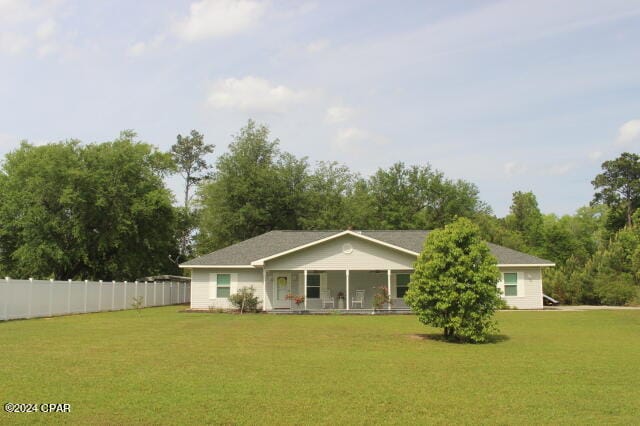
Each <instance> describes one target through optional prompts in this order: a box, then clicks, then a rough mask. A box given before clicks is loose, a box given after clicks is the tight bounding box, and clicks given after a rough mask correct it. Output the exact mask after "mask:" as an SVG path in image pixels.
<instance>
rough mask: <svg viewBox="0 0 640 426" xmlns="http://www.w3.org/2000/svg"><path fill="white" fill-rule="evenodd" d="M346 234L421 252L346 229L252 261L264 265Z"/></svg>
mask: <svg viewBox="0 0 640 426" xmlns="http://www.w3.org/2000/svg"><path fill="white" fill-rule="evenodd" d="M344 235H352V236H354V237H357V238H361V239H363V240H366V241H371V242H374V243H376V244H380V245H382V246H385V247H389V248H391V249H394V250H398V251H401V252H404V253H407V254H410V255H413V256H418V255H419V254H420V253H417V252H415V251H413V250H409V249H406V248H404V247H400V246H396V245H394V244H389V243H386V242H384V241H381V240H378V239H377V238H372V237H369V236H367V235H363V234H361V233H359V232H354V231H350V230H346V231H342V232H338V233H337V234H334V235H329V236H328V237H325V238H321V239H319V240H316V241H312V242H310V243H307V244H303V245H301V246H298V247H294V248H292V249H289V250H285V251H283V252H280V253H276V254H273V255H271V256H267V257H263V258H262V259H258V260H254V261H253V262H251V265H252V266H264V262H266V261H268V260H272V259H276V258H278V257H282V256H286V255H287V254H291V253H295V252H297V251H300V250H303V249H305V248H308V247H313V246H315V245H318V244H321V243H324V242H326V241H331V240H334V239H336V238H340V237H342V236H344Z"/></svg>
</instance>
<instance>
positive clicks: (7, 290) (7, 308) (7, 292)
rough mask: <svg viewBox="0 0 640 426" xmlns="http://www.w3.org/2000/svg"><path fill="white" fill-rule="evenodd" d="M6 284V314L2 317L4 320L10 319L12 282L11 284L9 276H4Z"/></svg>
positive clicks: (4, 308) (4, 309)
mask: <svg viewBox="0 0 640 426" xmlns="http://www.w3.org/2000/svg"><path fill="white" fill-rule="evenodd" d="M4 285H5V288H6V290H5V292H4V307H3V311H4V316H3V317H2V319H3V320H5V321H8V320H9V290H10V288H9V286H10V285H11V284H9V277H4Z"/></svg>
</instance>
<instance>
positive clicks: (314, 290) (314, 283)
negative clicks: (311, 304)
mask: <svg viewBox="0 0 640 426" xmlns="http://www.w3.org/2000/svg"><path fill="white" fill-rule="evenodd" d="M319 298H320V274H307V299H319Z"/></svg>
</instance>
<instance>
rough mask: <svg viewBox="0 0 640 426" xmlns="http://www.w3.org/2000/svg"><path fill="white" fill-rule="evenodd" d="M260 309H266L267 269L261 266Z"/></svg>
mask: <svg viewBox="0 0 640 426" xmlns="http://www.w3.org/2000/svg"><path fill="white" fill-rule="evenodd" d="M262 310H263V311H266V310H267V269H266V268H265V267H264V266H263V267H262Z"/></svg>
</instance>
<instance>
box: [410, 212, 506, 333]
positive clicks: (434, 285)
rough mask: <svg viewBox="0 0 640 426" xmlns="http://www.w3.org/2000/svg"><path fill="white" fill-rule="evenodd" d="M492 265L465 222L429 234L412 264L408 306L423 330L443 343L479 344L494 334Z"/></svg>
mask: <svg viewBox="0 0 640 426" xmlns="http://www.w3.org/2000/svg"><path fill="white" fill-rule="evenodd" d="M499 277H500V272H499V270H498V267H497V261H496V259H495V258H494V257H493V256H492V255H491V253H490V252H489V247H488V246H487V245H486V243H484V242H483V241H482V240H481V238H480V230H479V228H478V227H477V226H476V225H474V224H473V223H472V222H471V221H470V220H469V219H466V218H460V219H457V220H456V221H455V222H453V223H451V224H448V225H446V226H445V227H444V228H443V229H439V230H435V231H432V232H431V233H430V234H429V237H428V238H427V239H426V241H425V244H424V249H423V250H422V253H420V256H419V257H418V260H417V261H416V263H415V264H414V272H413V274H412V275H411V282H410V284H409V290H408V291H407V293H406V295H405V301H406V302H407V305H408V306H409V307H411V309H412V310H413V311H414V312H415V313H416V314H417V315H418V319H419V320H420V322H422V323H423V324H425V325H431V326H434V327H440V328H443V329H444V335H445V337H446V338H453V339H458V340H463V341H470V342H484V341H486V340H487V338H488V335H489V334H490V333H493V332H495V331H497V328H496V324H495V321H494V319H493V315H494V313H495V311H496V310H497V309H498V307H499V306H500V305H501V300H500V292H499V290H498V288H497V287H496V284H497V283H498V280H499Z"/></svg>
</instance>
